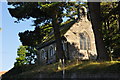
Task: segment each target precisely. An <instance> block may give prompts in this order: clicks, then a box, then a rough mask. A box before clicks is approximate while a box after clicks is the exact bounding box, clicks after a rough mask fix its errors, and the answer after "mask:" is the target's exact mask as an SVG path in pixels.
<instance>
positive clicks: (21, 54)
mask: <svg viewBox="0 0 120 80" xmlns="http://www.w3.org/2000/svg"><path fill="white" fill-rule="evenodd" d="M26 48H27V47H26V46H20V47H19V48H18V51H17V55H18V57H17V58H16V62H15V64H14V65H15V66H21V65H24V64H27V60H26V58H25V57H26V53H27V51H26Z"/></svg>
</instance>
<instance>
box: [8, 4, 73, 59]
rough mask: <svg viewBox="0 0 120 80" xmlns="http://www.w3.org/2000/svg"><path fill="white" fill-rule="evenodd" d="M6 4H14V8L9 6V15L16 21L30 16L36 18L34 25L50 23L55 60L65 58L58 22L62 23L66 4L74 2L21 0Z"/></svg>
mask: <svg viewBox="0 0 120 80" xmlns="http://www.w3.org/2000/svg"><path fill="white" fill-rule="evenodd" d="M8 4H9V5H12V6H14V8H9V12H10V14H11V16H13V17H15V18H17V22H19V20H24V19H29V18H30V17H32V18H35V19H36V20H34V25H35V26H39V25H42V24H44V25H46V24H50V23H51V24H52V27H53V30H54V37H55V40H56V53H57V60H58V59H63V58H65V55H64V52H63V47H62V42H61V34H60V31H59V28H60V24H61V23H62V18H63V17H64V16H65V15H63V11H64V9H65V8H68V7H69V6H68V4H71V5H73V4H74V3H59V2H44V3H43V2H39V3H25V2H22V3H8ZM70 7H71V6H70ZM51 12H52V13H51ZM21 13H22V14H21ZM53 13H54V14H53Z"/></svg>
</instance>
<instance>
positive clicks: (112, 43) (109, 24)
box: [101, 2, 120, 60]
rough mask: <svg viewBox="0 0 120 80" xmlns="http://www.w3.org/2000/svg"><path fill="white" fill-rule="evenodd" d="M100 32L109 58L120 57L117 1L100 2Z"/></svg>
mask: <svg viewBox="0 0 120 80" xmlns="http://www.w3.org/2000/svg"><path fill="white" fill-rule="evenodd" d="M101 14H102V33H103V35H104V36H103V38H104V42H105V46H106V49H107V53H109V55H110V58H111V60H112V58H117V57H120V55H119V52H120V47H119V46H120V34H119V32H120V31H119V29H120V28H119V16H118V15H119V3H116V2H109V3H101Z"/></svg>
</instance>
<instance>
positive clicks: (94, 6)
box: [88, 2, 109, 61]
mask: <svg viewBox="0 0 120 80" xmlns="http://www.w3.org/2000/svg"><path fill="white" fill-rule="evenodd" d="M88 7H89V11H90V18H91V23H92V29H93V32H94V35H95V43H96V49H97V53H98V60H103V61H104V60H109V55H108V54H107V51H106V48H105V45H104V42H103V36H102V32H101V29H102V25H101V15H100V3H99V2H89V3H88Z"/></svg>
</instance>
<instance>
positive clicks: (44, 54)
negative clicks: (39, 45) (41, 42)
mask: <svg viewBox="0 0 120 80" xmlns="http://www.w3.org/2000/svg"><path fill="white" fill-rule="evenodd" d="M40 54H41V59H42V60H44V59H46V52H45V50H44V49H42V50H41V52H40Z"/></svg>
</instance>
